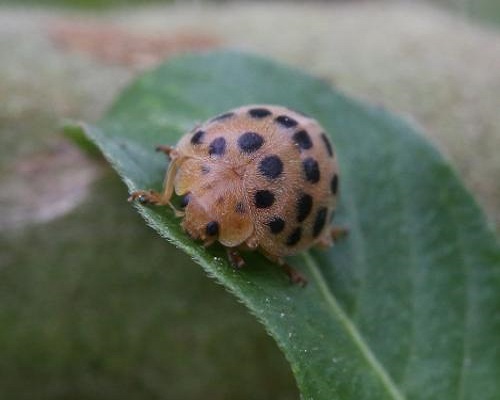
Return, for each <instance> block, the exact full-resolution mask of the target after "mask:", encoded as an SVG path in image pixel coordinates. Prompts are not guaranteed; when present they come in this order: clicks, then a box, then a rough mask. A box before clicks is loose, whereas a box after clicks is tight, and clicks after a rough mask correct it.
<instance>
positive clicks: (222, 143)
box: [208, 137, 226, 156]
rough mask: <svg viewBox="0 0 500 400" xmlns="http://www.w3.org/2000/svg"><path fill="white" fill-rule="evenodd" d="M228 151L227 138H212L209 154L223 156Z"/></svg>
mask: <svg viewBox="0 0 500 400" xmlns="http://www.w3.org/2000/svg"><path fill="white" fill-rule="evenodd" d="M225 152H226V139H224V138H223V137H218V138H216V139H214V140H212V143H210V145H209V146H208V154H210V155H211V156H222V155H223V154H224V153H225Z"/></svg>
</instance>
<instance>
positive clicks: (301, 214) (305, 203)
mask: <svg viewBox="0 0 500 400" xmlns="http://www.w3.org/2000/svg"><path fill="white" fill-rule="evenodd" d="M312 206H313V198H312V196H311V195H309V194H307V193H304V194H302V195H301V196H300V197H299V198H298V200H297V221H298V222H302V221H304V220H305V219H306V218H307V217H308V216H309V214H310V213H311V210H312Z"/></svg>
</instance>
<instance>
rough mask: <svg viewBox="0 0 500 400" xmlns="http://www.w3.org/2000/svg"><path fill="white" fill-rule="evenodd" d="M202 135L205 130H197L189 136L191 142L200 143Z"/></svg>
mask: <svg viewBox="0 0 500 400" xmlns="http://www.w3.org/2000/svg"><path fill="white" fill-rule="evenodd" d="M203 136H205V131H197V132H196V133H195V134H194V135H193V137H192V138H191V144H200V143H201V141H202V139H203Z"/></svg>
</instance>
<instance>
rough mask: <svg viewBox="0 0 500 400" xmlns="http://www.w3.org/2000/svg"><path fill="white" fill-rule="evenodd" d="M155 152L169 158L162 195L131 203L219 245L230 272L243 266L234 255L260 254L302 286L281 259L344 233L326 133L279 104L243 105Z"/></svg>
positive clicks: (138, 195)
mask: <svg viewBox="0 0 500 400" xmlns="http://www.w3.org/2000/svg"><path fill="white" fill-rule="evenodd" d="M158 150H160V151H163V152H164V153H166V154H167V155H168V157H169V158H170V160H171V162H170V165H169V167H168V170H167V174H166V178H165V185H164V188H163V191H162V192H161V193H157V192H154V191H152V190H149V191H136V192H133V193H132V194H131V196H130V198H129V200H130V201H132V200H135V199H137V200H138V201H140V202H141V203H143V204H155V205H160V206H164V205H170V206H171V207H172V208H173V209H174V210H175V212H176V215H178V216H180V217H182V227H183V229H184V230H185V231H186V232H187V233H188V235H189V236H191V237H192V238H193V239H198V240H201V241H203V243H204V245H206V246H208V245H210V244H212V243H214V242H215V241H219V242H220V243H221V244H222V245H223V246H224V247H225V248H226V250H227V253H228V258H229V261H230V263H231V265H232V266H233V267H235V268H241V267H242V266H243V265H244V260H243V258H242V257H241V256H240V254H239V251H238V250H258V251H260V252H261V253H262V254H263V255H265V256H266V257H267V258H268V259H270V260H272V261H274V262H276V263H277V264H279V265H280V266H282V267H283V268H284V269H285V271H286V272H287V274H288V275H289V277H290V278H291V280H292V281H293V282H296V283H299V284H305V283H306V279H305V278H304V277H303V276H302V275H301V274H300V273H299V272H298V271H296V270H295V269H293V268H292V267H291V266H289V265H288V264H287V263H286V262H285V261H284V257H285V256H289V255H292V254H295V253H298V252H300V251H303V250H306V249H308V248H310V247H311V246H313V245H322V246H330V245H331V244H332V243H333V239H335V238H337V237H338V236H339V235H341V234H342V233H344V230H343V229H339V228H338V229H335V228H332V227H331V226H330V224H329V221H330V220H331V218H332V217H333V214H334V210H335V205H336V198H337V191H338V185H339V173H338V166H337V157H336V154H335V152H334V149H333V147H332V145H331V143H330V140H329V139H328V136H327V135H326V133H325V131H324V129H323V128H322V127H321V125H319V123H318V122H317V121H315V120H314V119H312V118H310V117H308V116H305V115H303V114H301V113H298V112H296V111H293V110H291V109H289V108H286V107H282V106H277V105H248V106H243V107H239V108H236V109H233V110H231V111H228V112H226V113H224V114H221V115H218V116H216V117H214V118H212V119H210V120H208V121H206V122H205V123H203V124H202V125H200V126H198V127H196V128H195V129H194V130H193V131H191V132H190V133H188V134H186V135H184V136H183V137H182V138H181V139H180V141H179V143H178V144H177V146H175V147H170V146H160V147H159V148H158ZM174 191H175V193H176V194H177V195H179V196H182V200H181V207H182V208H183V210H182V211H180V210H177V209H176V208H175V207H174V206H173V205H172V203H171V199H172V196H173V193H174Z"/></svg>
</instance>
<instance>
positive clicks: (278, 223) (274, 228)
mask: <svg viewBox="0 0 500 400" xmlns="http://www.w3.org/2000/svg"><path fill="white" fill-rule="evenodd" d="M267 224H268V225H269V228H270V229H271V232H272V233H274V234H275V235H277V234H278V233H280V232H282V231H283V229H285V221H283V219H281V218H280V217H274V218H273V219H272V220H271V221H269V222H268V223H267Z"/></svg>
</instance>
